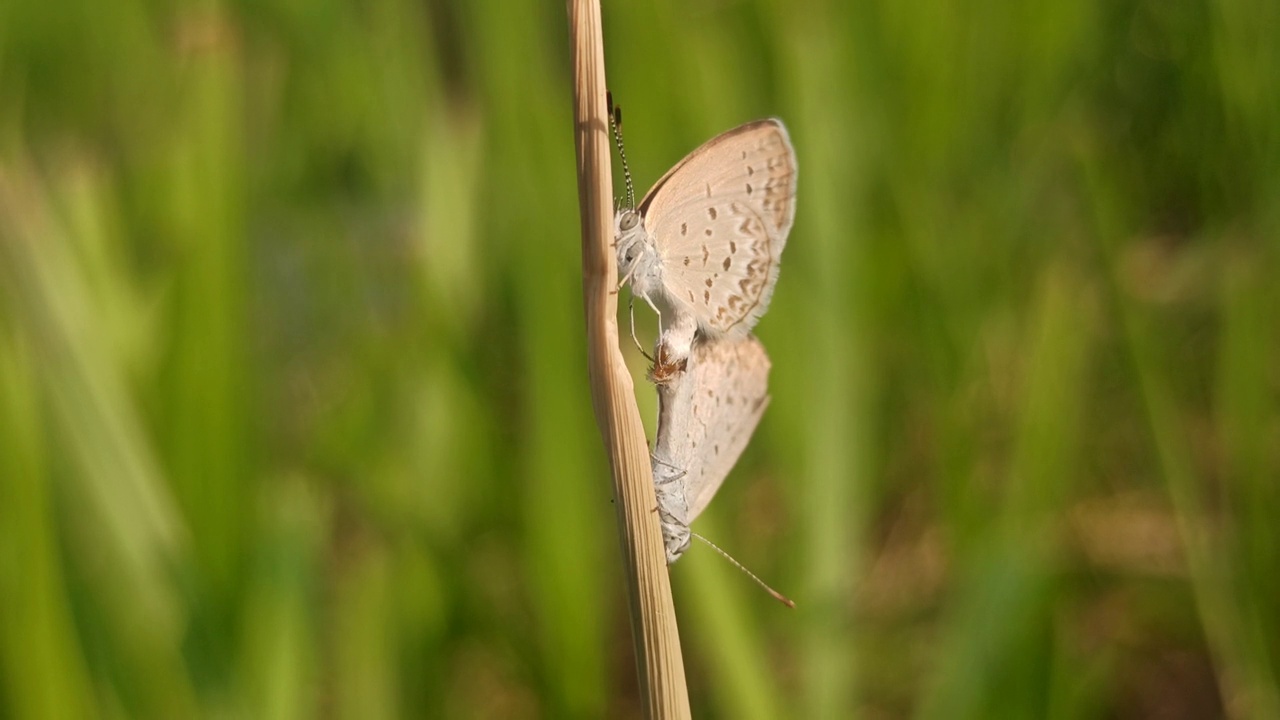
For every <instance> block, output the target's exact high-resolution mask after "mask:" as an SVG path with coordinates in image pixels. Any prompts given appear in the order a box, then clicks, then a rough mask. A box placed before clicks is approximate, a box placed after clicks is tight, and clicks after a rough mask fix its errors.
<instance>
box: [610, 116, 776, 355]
mask: <svg viewBox="0 0 1280 720" xmlns="http://www.w3.org/2000/svg"><path fill="white" fill-rule="evenodd" d="M619 116H620V113H616V112H615V113H611V116H610V119H611V120H613V119H615V118H617V117H619ZM615 134H616V135H617V141H618V145H619V151H620V152H621V146H622V139H621V134H620V133H619V132H618V131H617V127H616V125H615ZM622 161H623V168H624V172H625V173H626V180H627V188H628V198H627V206H626V207H624V208H622V209H620V210H618V212H617V214H616V216H615V217H614V240H615V246H616V250H617V256H618V257H617V261H618V274H619V275H620V276H621V277H622V278H623V280H622V282H623V283H625V282H629V283H630V285H631V290H632V292H633V293H634V294H635V295H639V296H640V297H642V298H644V299H645V301H646V302H648V303H649V305H650V307H652V308H653V309H654V311H655V312H657V313H658V316H659V321H660V324H661V321H662V316H663V312H664V311H666V312H668V313H671V314H673V315H674V316H675V318H674V319H675V320H676V321H677V322H678V321H679V320H680V319H681V318H682V316H688V317H690V318H692V319H693V321H694V322H695V323H696V325H693V324H689V325H687V327H688V328H689V329H690V332H688V333H687V336H684V337H681V338H676V337H674V336H672V338H671V340H672V342H671V344H670V350H671V353H672V358H671V360H672V361H674V362H680V361H682V360H683V359H684V358H685V357H687V356H688V351H689V350H690V349H691V346H692V342H693V332H692V330H693V329H694V328H696V329H697V330H699V331H701V335H703V336H704V337H707V338H717V337H720V336H730V337H736V338H741V337H744V336H746V335H747V333H749V332H750V331H751V328H753V327H754V326H755V324H756V322H757V321H759V319H760V317H761V316H762V315H764V313H765V311H766V310H768V309H769V300H770V298H771V297H772V295H773V287H774V284H775V283H777V281H778V261H779V258H780V257H781V255H782V249H783V248H784V247H785V246H786V243H787V234H788V233H789V232H790V231H791V225H792V222H793V221H794V220H795V189H796V182H795V180H796V178H795V175H796V156H795V150H794V149H793V148H792V146H791V139H790V137H789V136H788V135H787V129H786V127H785V126H784V125H783V124H782V121H781V120H778V119H775V118H770V119H765V120H757V121H755V122H750V123H747V124H746V125H741V126H739V127H736V128H734V129H732V130H729V131H728V132H725V133H723V134H721V135H718V136H716V137H714V138H712V139H711V140H709V141H707V142H706V143H705V144H703V145H702V146H701V147H699V148H698V149H697V150H694V151H693V152H691V153H689V155H688V156H687V157H685V158H684V159H683V160H681V161H680V162H679V163H677V164H676V165H675V167H673V168H671V169H670V170H668V171H667V174H666V175H663V176H662V179H660V180H658V182H657V183H655V184H654V186H653V188H652V189H651V190H649V192H648V194H646V195H645V197H644V199H643V200H642V201H641V202H640V205H639V206H638V207H635V206H634V199H635V198H634V195H633V194H632V192H631V178H630V173H629V172H627V171H626V157H625V155H623V157H622ZM620 285H621V283H620ZM633 335H634V330H633Z"/></svg>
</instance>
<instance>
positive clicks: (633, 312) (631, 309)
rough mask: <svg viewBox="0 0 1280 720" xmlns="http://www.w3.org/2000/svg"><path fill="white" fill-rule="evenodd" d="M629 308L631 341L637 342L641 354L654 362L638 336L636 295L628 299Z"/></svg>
mask: <svg viewBox="0 0 1280 720" xmlns="http://www.w3.org/2000/svg"><path fill="white" fill-rule="evenodd" d="M627 310H628V311H629V312H630V314H631V342H633V343H635V344H636V349H637V350H639V351H640V354H641V355H643V356H644V358H645V359H646V360H648V361H649V362H653V358H651V357H649V353H647V352H645V351H644V346H643V345H641V344H640V339H639V338H637V337H636V296H635V295H632V296H631V299H630V300H629V301H627Z"/></svg>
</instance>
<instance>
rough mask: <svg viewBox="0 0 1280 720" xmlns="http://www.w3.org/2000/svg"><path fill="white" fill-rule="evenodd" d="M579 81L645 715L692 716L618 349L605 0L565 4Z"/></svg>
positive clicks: (603, 360) (582, 188)
mask: <svg viewBox="0 0 1280 720" xmlns="http://www.w3.org/2000/svg"><path fill="white" fill-rule="evenodd" d="M567 6H568V11H569V37H570V43H571V45H572V48H571V53H572V60H573V80H574V98H573V99H574V107H573V110H574V122H575V126H574V141H575V145H576V147H577V157H578V201H579V206H580V212H581V221H582V292H583V301H584V304H585V306H586V314H587V353H588V365H589V369H590V372H591V400H592V404H593V406H594V408H595V414H596V422H597V423H598V424H599V426H600V433H601V435H603V437H604V443H605V449H606V450H607V451H608V453H609V461H610V463H611V465H612V468H613V483H614V497H615V498H616V499H617V502H616V504H615V507H616V509H617V513H618V526H619V540H620V543H621V546H622V559H623V563H624V570H625V574H626V578H627V598H628V607H629V609H630V613H631V636H632V639H633V642H634V644H635V653H636V665H637V669H638V672H639V677H640V693H641V697H642V698H643V701H644V710H645V716H646V717H649V718H688V717H689V691H688V688H687V687H686V685H685V677H684V659H683V658H682V656H681V654H680V637H679V633H678V631H677V628H676V616H675V607H674V605H673V603H672V601H671V581H670V577H669V575H668V574H667V565H666V555H665V553H664V551H663V547H662V535H661V531H660V530H659V528H658V521H657V516H656V515H655V514H654V512H653V510H654V508H655V507H657V500H656V499H655V497H654V491H653V476H652V470H651V468H650V465H649V446H648V444H647V443H646V442H645V435H644V425H643V424H642V423H641V421H640V411H639V409H638V408H637V407H636V402H635V388H634V386H633V385H632V382H631V374H630V373H629V372H628V371H627V366H626V363H625V362H624V361H623V358H622V352H621V350H620V349H619V347H618V324H617V313H618V295H617V292H616V290H615V288H616V285H615V283H616V281H617V272H616V269H615V267H614V258H613V247H612V245H613V243H612V234H613V233H612V228H613V223H612V216H613V205H612V203H613V200H612V198H613V178H612V174H611V170H610V149H609V122H608V115H607V112H606V109H605V77H604V40H603V37H602V33H601V23H600V3H599V0H568V2H567Z"/></svg>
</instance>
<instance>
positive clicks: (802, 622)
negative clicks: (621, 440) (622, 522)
mask: <svg viewBox="0 0 1280 720" xmlns="http://www.w3.org/2000/svg"><path fill="white" fill-rule="evenodd" d="M605 22H606V43H607V45H606V52H607V54H608V62H609V67H610V80H609V82H610V85H611V87H612V89H613V90H614V92H615V95H616V96H617V97H618V99H619V101H620V102H621V103H622V104H623V106H624V107H625V108H626V118H627V128H626V131H627V139H628V146H629V149H630V159H631V160H632V161H633V162H632V169H633V172H634V173H635V175H636V178H637V182H638V184H639V185H640V186H642V187H644V186H647V185H648V183H650V182H652V180H654V179H656V178H657V177H658V176H659V175H660V174H661V173H662V172H663V171H664V170H665V169H666V168H667V167H668V166H669V165H670V164H671V163H673V162H674V161H676V160H677V159H679V158H680V157H681V156H682V155H683V154H684V153H685V152H687V151H688V150H689V149H690V148H692V147H694V146H696V145H697V144H698V143H700V142H701V141H703V140H705V139H706V138H708V137H710V136H711V135H713V134H715V133H717V132H720V131H722V130H724V129H727V128H729V127H731V126H733V125H735V124H737V123H740V122H743V121H746V120H748V119H751V118H754V117H758V116H763V115H778V116H780V117H782V118H783V119H784V120H785V121H786V122H787V124H788V127H789V128H790V130H791V133H792V137H793V140H794V141H795V144H796V147H797V152H798V155H799V162H800V168H801V169H800V180H799V189H800V195H799V214H798V223H797V225H796V228H795V231H794V233H793V235H792V239H791V241H790V243H789V246H788V250H787V252H786V258H785V262H784V270H783V273H782V282H781V283H780V284H779V285H778V290H777V295H776V297H775V300H774V305H773V308H772V310H771V312H770V314H769V317H768V318H766V319H765V320H764V321H763V323H762V324H761V326H760V328H759V333H760V335H761V337H762V338H763V340H764V342H765V343H766V345H767V346H768V347H769V350H770V354H771V356H772V357H773V360H774V370H773V374H772V377H773V388H772V394H773V398H774V400H773V404H772V406H771V409H770V411H769V413H768V415H767V418H766V420H765V421H764V423H763V424H762V426H761V429H760V431H759V433H758V436H757V438H756V440H755V442H754V443H753V445H752V447H751V449H750V450H749V451H748V453H747V455H746V457H745V458H744V460H743V462H742V463H741V464H740V467H739V468H738V469H737V470H736V471H735V473H734V478H733V479H732V480H731V481H730V482H729V483H728V484H727V485H726V487H725V490H724V491H723V493H722V496H721V498H720V499H719V500H717V502H716V504H715V506H714V507H713V508H712V509H711V510H710V511H709V516H708V517H707V519H706V521H705V527H704V526H702V523H699V526H700V529H701V530H702V531H703V532H704V534H707V535H708V536H710V537H711V538H712V539H713V540H715V541H717V542H718V543H719V544H721V545H722V546H724V547H726V549H728V550H729V551H730V552H732V553H733V554H734V555H735V556H737V557H738V558H739V559H741V560H743V561H744V562H745V563H746V564H747V565H749V566H750V567H752V568H753V569H754V570H756V571H757V572H758V573H759V574H760V575H761V576H763V577H764V578H765V579H766V580H768V581H770V582H771V583H773V584H775V585H776V586H777V587H779V589H781V590H782V591H783V592H785V593H787V594H789V595H791V596H792V597H794V598H795V599H796V600H797V602H798V603H799V606H800V607H799V610H797V611H796V612H788V611H785V610H784V609H782V608H780V607H779V606H777V605H776V603H774V602H773V601H772V600H771V599H769V598H768V597H767V596H765V595H764V594H763V593H760V592H759V591H758V590H757V589H756V588H755V587H754V586H753V585H751V584H750V582H749V581H748V580H746V579H745V578H741V577H737V576H736V574H735V573H733V572H732V570H731V569H730V568H727V567H726V566H724V565H723V564H722V563H721V562H720V561H719V559H718V558H716V557H714V556H713V555H711V554H710V553H709V552H702V551H694V552H693V553H691V554H690V557H688V558H687V559H686V560H684V561H682V562H681V563H680V564H679V565H677V566H676V567H675V568H674V570H673V572H674V579H675V586H676V593H677V601H678V607H679V609H680V611H681V620H682V631H683V637H684V639H685V643H686V655H687V657H686V663H687V664H688V667H689V670H690V676H691V680H692V697H693V701H694V705H695V707H694V711H695V714H696V715H698V716H721V717H789V716H801V717H851V716H868V717H905V716H921V717H947V718H951V717H1053V718H1068V717H1070V718H1076V717H1154V716H1159V717H1172V718H1178V717H1187V718H1199V717H1214V716H1226V717H1233V718H1252V717H1258V718H1266V717H1277V716H1280V690H1278V689H1277V688H1278V686H1280V678H1278V674H1280V665H1278V663H1280V579H1278V578H1280V575H1278V574H1277V573H1276V568H1280V531H1277V529H1276V524H1275V523H1274V522H1273V520H1272V518H1271V514H1272V510H1273V508H1275V507H1277V506H1280V489H1278V488H1280V486H1278V485H1277V483H1276V482H1275V480H1276V478H1277V477H1278V476H1280V453H1278V452H1277V448H1280V413H1278V412H1277V409H1278V404H1280V376H1278V375H1277V373H1276V371H1275V368H1277V367H1280V339H1278V335H1280V334H1278V333H1277V330H1276V324H1275V318H1276V317H1280V312H1278V311H1280V293H1277V291H1276V290H1275V288H1274V283H1271V282H1270V278H1271V276H1272V275H1274V268H1276V267H1280V263H1278V261H1280V257H1277V256H1278V255H1280V248H1278V247H1277V238H1280V205H1278V204H1277V203H1276V202H1275V199H1276V198H1277V197H1280V50H1277V46H1276V43H1275V42H1274V39H1275V38H1276V37H1277V36H1278V34H1280V6H1277V5H1276V4H1275V3H1269V2H1264V1H1263V0H1223V1H1220V2H1184V3H1176V4H1172V5H1170V4H1167V3H1157V2H1152V1H1151V0H1125V1H1124V2H1120V3H1101V2H1085V3H1078V2H1065V1H1064V0H1057V1H1056V2H1052V3H1048V4H1041V5H1038V6H1035V7H1034V8H1032V7H1030V6H1028V7H1023V6H1020V5H1016V4H1012V3H997V4H994V5H977V4H973V3H968V4H965V3H954V2H947V1H945V0H928V1H927V2H924V3H917V4H909V5H903V4H881V5H848V4H842V3H835V2H829V1H827V2H814V3H806V4H803V5H802V6H793V5H792V4H789V3H783V2H768V1H764V0H761V1H760V2H740V3H716V2H705V1H700V2H693V3H673V2H655V3H616V4H615V3H609V4H606V8H605ZM568 73H569V68H568V61H567V50H566V48H565V18H564V16H563V9H562V8H561V7H560V6H559V5H556V4H554V3H552V4H545V5H536V4H528V3H524V4H520V3H517V4H512V3H503V2H497V1H496V0H477V1H476V2H466V3H462V2H456V3H455V2H444V1H437V2H431V3H426V4H418V3H410V2H404V1H403V0H387V1H386V2H381V3H375V4H372V5H370V4H365V5H359V4H347V3H340V2H332V1H326V0H322V1H321V2H313V3H307V4H296V3H286V2H278V1H274V0H272V1H268V2H264V3H242V4H231V5H217V4H212V3H210V4H200V5H192V6H168V5H160V4H155V3H143V2H136V1H126V2H121V3H108V4H100V3H90V2H86V1H85V0H72V2H69V3H60V4H58V5H57V6H54V5H50V4H47V3H36V2H31V1H30V0H12V1H11V2H8V3H5V4H3V5H0V107H4V108H5V111H4V112H3V113H0V715H3V716H6V717H15V718H25V717H32V718H46V717H76V718H79V717H94V716H104V717H117V716H119V717H195V716H249V717H271V718H290V717H316V716H325V717H329V716H332V717H362V718H363V717H384V716H385V717H391V716H424V715H425V716H431V717H435V716H440V717H542V716H546V717H599V716H610V717H616V716H623V717H626V716H635V715H636V714H637V713H638V704H637V703H638V701H637V698H636V694H635V679H634V678H635V675H634V668H633V665H632V659H631V656H630V648H629V641H628V638H627V633H628V629H627V623H626V621H625V618H624V608H623V607H622V603H623V602H624V599H623V595H622V593H621V591H620V585H619V578H618V576H617V572H616V570H615V567H616V552H617V550H616V539H615V537H616V536H615V533H614V530H613V528H612V515H613V513H612V511H611V510H610V508H609V507H608V503H609V489H608V488H609V483H608V482H607V476H606V473H607V472H608V468H607V466H606V462H605V458H604V455H603V453H602V452H601V450H600V448H599V438H598V434H597V431H596V429H595V427H594V422H593V420H592V418H591V416H590V403H589V400H588V391H587V386H586V371H585V353H584V344H583V337H582V321H581V317H582V315H581V312H582V310H581V300H580V292H581V291H580V284H579V279H578V275H579V266H580V261H579V258H578V242H577V223H576V209H575V206H574V204H575V202H576V200H575V198H576V192H575V187H574V179H573V161H572V157H573V153H572V148H571V137H572V135H571V132H570V130H571V128H570V117H569V96H568ZM641 313H642V315H641V318H640V319H641V327H642V329H643V328H649V329H650V330H649V331H648V332H649V335H647V336H651V328H652V325H651V318H649V317H647V316H646V315H645V314H643V313H644V311H643V310H642V311H641ZM624 350H626V351H627V352H631V350H630V349H629V348H626V349H624ZM631 357H632V360H633V362H632V367H633V368H634V370H635V372H636V377H637V380H638V381H639V380H640V379H641V378H642V375H643V371H644V368H643V361H642V359H640V358H639V357H638V356H635V355H634V354H633V355H632V356H631ZM638 387H641V388H643V387H645V385H644V383H643V382H638ZM640 400H641V402H642V407H646V408H648V409H649V414H652V403H653V398H652V397H650V396H649V395H647V394H645V393H644V392H643V391H642V397H641V398H640Z"/></svg>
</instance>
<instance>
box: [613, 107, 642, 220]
mask: <svg viewBox="0 0 1280 720" xmlns="http://www.w3.org/2000/svg"><path fill="white" fill-rule="evenodd" d="M605 98H606V99H607V101H608V103H609V127H610V128H612V129H613V142H614V143H615V144H616V145H617V146H618V157H619V158H621V159H622V179H623V181H624V182H625V183H626V184H627V208H628V209H630V210H634V209H635V207H636V189H635V186H634V185H632V184H631V168H629V167H627V151H626V150H625V149H623V147H622V108H620V107H618V106H617V105H614V104H613V93H612V92H606V93H605Z"/></svg>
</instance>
